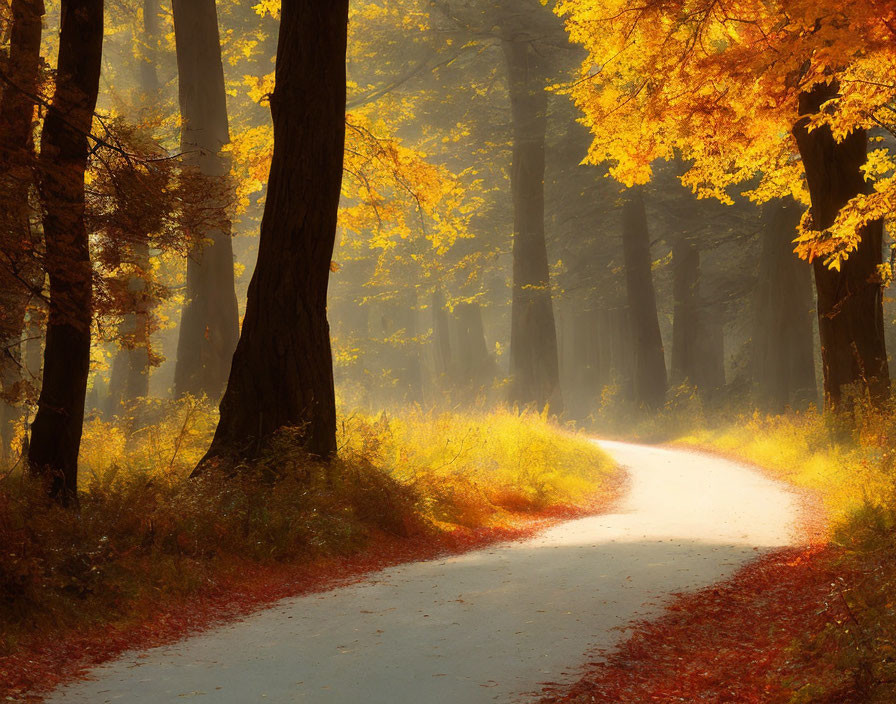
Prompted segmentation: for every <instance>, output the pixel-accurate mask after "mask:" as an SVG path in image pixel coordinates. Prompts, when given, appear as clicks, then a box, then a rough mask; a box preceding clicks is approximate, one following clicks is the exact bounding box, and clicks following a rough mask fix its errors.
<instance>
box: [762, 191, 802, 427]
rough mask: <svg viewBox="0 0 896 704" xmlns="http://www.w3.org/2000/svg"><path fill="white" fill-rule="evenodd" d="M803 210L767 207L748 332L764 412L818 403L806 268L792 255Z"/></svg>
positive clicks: (781, 203) (790, 204) (779, 204)
mask: <svg viewBox="0 0 896 704" xmlns="http://www.w3.org/2000/svg"><path fill="white" fill-rule="evenodd" d="M801 215H802V208H801V207H800V206H799V205H798V204H797V203H796V201H794V200H793V199H788V200H777V201H773V202H771V203H768V204H766V206H765V207H764V209H763V214H762V230H763V232H762V257H761V259H760V263H759V286H758V288H757V299H756V322H755V332H754V334H753V379H754V383H755V385H756V391H757V401H758V403H759V406H760V407H761V408H763V409H764V410H766V411H769V412H773V413H780V412H781V411H783V410H784V409H785V408H787V407H788V406H793V407H796V408H801V407H805V406H806V405H808V404H809V403H814V402H815V401H817V394H818V391H817V389H816V386H815V354H814V350H813V346H814V345H813V343H814V340H813V333H812V315H813V310H814V307H815V306H814V302H813V301H812V292H811V288H810V287H811V285H812V282H811V276H812V274H811V269H810V268H809V265H808V264H807V263H806V262H802V261H800V260H799V258H798V257H797V256H796V254H794V253H793V240H794V238H795V237H796V230H797V226H798V225H799V222H800V217H801Z"/></svg>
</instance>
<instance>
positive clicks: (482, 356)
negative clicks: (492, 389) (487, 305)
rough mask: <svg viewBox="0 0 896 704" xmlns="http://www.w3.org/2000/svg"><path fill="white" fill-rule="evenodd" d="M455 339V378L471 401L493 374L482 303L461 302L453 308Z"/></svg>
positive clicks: (490, 379)
mask: <svg viewBox="0 0 896 704" xmlns="http://www.w3.org/2000/svg"><path fill="white" fill-rule="evenodd" d="M454 320H455V338H456V340H457V344H456V345H455V347H456V353H455V355H454V377H455V380H456V382H457V385H458V386H459V387H460V388H461V389H462V390H463V391H464V392H465V393H466V395H467V396H468V398H467V399H466V400H469V401H474V400H475V398H473V396H475V395H476V394H478V392H479V391H480V390H481V389H482V388H483V387H484V386H487V385H489V384H490V383H491V381H492V380H493V379H494V377H495V363H494V360H493V359H492V356H491V355H490V354H489V353H488V344H487V343H486V341H485V325H484V324H483V321H482V306H480V305H479V304H478V303H461V304H459V305H458V306H457V307H456V308H455V309H454Z"/></svg>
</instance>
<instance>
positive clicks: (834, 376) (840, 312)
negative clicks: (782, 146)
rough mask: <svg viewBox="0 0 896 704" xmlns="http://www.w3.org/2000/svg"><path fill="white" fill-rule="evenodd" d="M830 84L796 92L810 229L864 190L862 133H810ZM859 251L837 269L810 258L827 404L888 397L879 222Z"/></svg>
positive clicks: (827, 222)
mask: <svg viewBox="0 0 896 704" xmlns="http://www.w3.org/2000/svg"><path fill="white" fill-rule="evenodd" d="M837 92H838V86H837V85H836V84H832V85H825V84H821V85H818V86H816V87H815V88H814V89H813V90H812V91H810V92H807V93H803V94H802V95H801V96H800V106H799V107H800V115H805V116H806V117H804V118H802V119H801V120H800V121H799V122H798V123H797V124H796V126H795V127H794V129H793V134H794V137H795V138H796V142H797V145H798V147H799V150H800V155H801V157H802V159H803V166H804V167H805V169H806V180H807V182H808V185H809V195H810V197H811V200H812V210H811V215H812V227H813V228H814V229H815V230H818V231H819V232H821V231H823V230H825V229H827V228H829V227H830V226H831V225H832V224H833V223H834V220H835V219H836V217H837V214H838V213H839V212H840V210H841V208H843V206H844V205H846V204H847V203H848V202H849V201H850V200H852V199H853V198H855V197H856V196H858V195H860V194H863V193H869V192H870V191H871V186H870V184H868V183H866V181H865V178H864V174H863V173H862V166H863V165H864V164H865V162H866V161H867V158H868V136H867V134H866V132H865V131H864V130H856V131H855V132H852V133H851V134H850V135H849V136H847V137H846V138H845V139H843V140H842V141H840V142H838V141H837V140H836V139H835V138H834V136H833V133H832V132H831V130H830V128H829V127H827V126H824V127H819V128H818V129H814V130H812V131H811V132H810V131H809V129H808V125H809V119H810V116H812V115H815V114H817V113H818V112H819V111H820V110H821V106H822V105H823V104H824V103H825V102H827V101H828V100H830V99H832V98H834V97H835V96H836V95H837ZM858 234H859V236H860V238H861V241H860V243H859V246H858V249H856V251H854V252H852V253H850V255H849V258H848V259H847V260H846V261H845V262H843V263H842V266H841V268H840V271H834V270H831V269H829V268H828V267H826V266H825V264H824V262H823V261H822V260H821V259H816V260H815V261H814V262H813V267H814V270H815V288H816V291H817V293H818V326H819V332H820V335H821V359H822V368H823V370H824V395H825V401H826V403H827V404H828V406H829V407H830V408H833V409H837V408H839V407H841V406H843V407H849V405H850V404H851V402H852V396H853V394H855V393H859V394H867V395H868V397H869V398H870V400H871V402H872V403H874V404H876V405H879V404H881V403H883V402H884V401H886V400H887V399H888V398H889V395H890V373H889V368H888V364H887V350H886V343H885V341H884V319H883V285H882V280H881V275H880V271H879V268H878V267H879V266H880V265H881V264H882V262H883V256H882V240H883V221H881V220H875V221H873V222H870V223H868V225H866V226H865V227H863V228H862V229H861V230H860V231H859V233H858Z"/></svg>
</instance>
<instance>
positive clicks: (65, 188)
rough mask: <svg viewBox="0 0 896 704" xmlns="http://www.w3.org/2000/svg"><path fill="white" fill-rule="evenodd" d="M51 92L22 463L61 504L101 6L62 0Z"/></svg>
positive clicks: (70, 464)
mask: <svg viewBox="0 0 896 704" xmlns="http://www.w3.org/2000/svg"><path fill="white" fill-rule="evenodd" d="M61 25H62V26H61V31H60V34H59V60H58V62H57V77H56V92H55V94H54V95H53V102H52V105H51V107H50V109H49V110H48V111H47V116H46V118H45V119H44V126H43V133H42V136H41V150H40V162H39V165H40V174H41V184H40V194H41V200H42V201H43V206H44V239H45V241H46V268H47V273H48V275H49V279H50V310H49V320H48V323H47V342H46V348H45V350H44V375H43V386H42V388H41V394H40V400H39V402H38V411H37V416H36V417H35V419H34V425H33V426H32V430H31V445H30V448H29V455H28V461H29V465H30V467H31V469H32V470H33V471H34V472H37V473H39V474H41V475H43V476H45V477H46V478H47V479H48V483H49V489H50V494H51V496H52V497H54V498H56V499H58V500H59V501H61V502H62V503H63V504H70V503H72V502H75V501H76V500H77V491H78V450H79V448H80V446H81V431H82V426H83V423H84V399H85V396H86V393H87V374H88V372H89V368H90V326H91V322H92V318H93V316H92V311H93V287H92V280H91V275H92V271H91V264H90V251H89V248H88V240H87V229H86V227H85V224H84V172H85V169H86V168H87V157H88V139H87V136H86V134H87V133H89V132H90V128H91V124H92V122H93V111H94V109H95V107H96V99H97V93H98V91H99V80H100V65H101V60H102V53H103V0H63V2H62V8H61Z"/></svg>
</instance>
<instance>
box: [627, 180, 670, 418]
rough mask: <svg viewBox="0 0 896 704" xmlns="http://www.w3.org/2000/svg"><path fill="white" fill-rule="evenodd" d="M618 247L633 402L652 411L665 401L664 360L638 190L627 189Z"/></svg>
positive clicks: (642, 200) (640, 193)
mask: <svg viewBox="0 0 896 704" xmlns="http://www.w3.org/2000/svg"><path fill="white" fill-rule="evenodd" d="M622 244H623V248H624V250H625V282H626V288H627V291H628V308H629V311H630V316H631V330H632V343H633V346H634V355H635V359H634V367H635V374H634V394H635V402H636V403H638V404H639V405H644V406H646V407H647V408H652V409H656V408H660V407H661V406H662V405H663V403H664V402H665V399H666V360H665V356H664V354H663V338H662V336H661V335H660V323H659V316H658V315H657V312H656V293H655V291H654V288H653V272H652V271H651V264H652V261H651V258H650V235H649V233H648V230H647V211H646V210H645V208H644V196H643V193H642V191H641V190H640V189H629V192H628V195H627V199H626V202H625V206H624V208H623V211H622Z"/></svg>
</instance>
